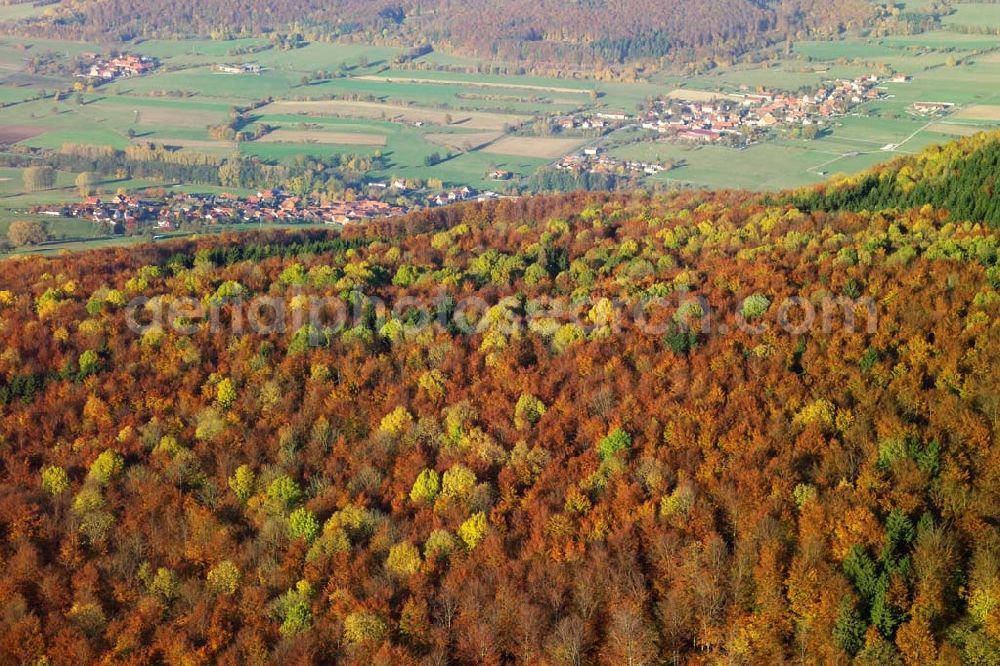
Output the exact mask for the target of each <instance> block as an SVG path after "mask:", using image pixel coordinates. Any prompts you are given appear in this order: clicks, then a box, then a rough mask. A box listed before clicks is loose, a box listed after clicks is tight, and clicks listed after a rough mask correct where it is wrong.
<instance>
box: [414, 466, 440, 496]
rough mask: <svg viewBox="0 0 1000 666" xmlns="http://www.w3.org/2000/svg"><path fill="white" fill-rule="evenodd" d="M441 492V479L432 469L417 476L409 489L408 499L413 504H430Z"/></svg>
mask: <svg viewBox="0 0 1000 666" xmlns="http://www.w3.org/2000/svg"><path fill="white" fill-rule="evenodd" d="M440 491H441V477H440V476H438V473H437V472H436V471H435V470H433V469H425V470H423V471H422V472H420V474H418V475H417V480H416V481H414V482H413V487H412V488H411V489H410V499H411V500H413V501H414V502H426V503H428V504H429V503H431V502H433V501H434V498H436V497H437V495H438V493H439V492H440Z"/></svg>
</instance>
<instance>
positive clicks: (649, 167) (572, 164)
mask: <svg viewBox="0 0 1000 666" xmlns="http://www.w3.org/2000/svg"><path fill="white" fill-rule="evenodd" d="M556 169H559V170H566V171H578V172H580V171H588V172H590V173H606V174H612V175H616V176H630V177H636V178H642V177H643V176H652V175H654V174H657V173H660V172H661V171H667V170H669V169H670V166H669V165H667V164H662V163H660V162H643V161H639V160H620V159H617V158H615V157H612V156H610V155H607V154H604V153H603V152H601V151H600V150H599V149H597V148H585V149H584V150H583V151H582V152H579V153H574V154H572V155H567V156H565V157H563V158H562V160H560V161H559V163H558V164H556Z"/></svg>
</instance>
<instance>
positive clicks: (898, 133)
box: [0, 4, 1000, 237]
mask: <svg viewBox="0 0 1000 666" xmlns="http://www.w3.org/2000/svg"><path fill="white" fill-rule="evenodd" d="M954 8H955V11H954V13H952V14H950V15H948V16H946V17H945V21H944V29H939V30H933V31H928V32H925V33H921V34H916V35H906V36H881V37H859V36H853V37H851V36H849V37H846V38H844V39H840V40H836V41H800V42H796V43H795V44H794V45H793V48H792V51H791V54H790V55H788V56H785V57H782V58H780V59H776V60H769V61H766V62H764V63H762V64H756V65H737V66H732V67H717V68H715V69H712V70H710V71H708V72H707V73H704V74H700V75H696V76H681V75H679V74H676V73H670V72H667V71H661V72H655V73H653V74H652V76H651V77H650V78H649V80H647V81H640V82H632V83H626V82H620V81H605V80H600V81H597V80H594V79H592V78H588V77H586V76H584V75H581V74H574V75H572V76H566V77H557V76H538V75H514V74H495V73H493V74H491V73H483V72H482V71H477V70H479V69H481V68H480V67H479V66H480V65H482V64H483V63H481V62H480V61H478V60H476V59H472V58H466V57H462V56H457V55H451V54H448V53H443V52H433V53H430V54H427V55H425V56H422V57H421V58H419V59H418V60H417V63H418V66H417V67H415V68H412V69H410V68H404V67H394V66H393V62H394V59H395V58H396V56H397V55H399V54H400V53H401V52H402V50H401V49H398V48H391V47H372V46H369V45H365V44H355V43H325V42H312V43H308V44H305V45H304V46H302V47H301V48H297V49H292V50H278V49H275V48H270V43H269V42H268V40H266V39H239V40H231V41H217V40H206V39H196V40H173V41H170V40H143V41H139V42H137V43H136V44H134V45H131V46H130V47H129V48H128V50H130V51H134V52H139V53H142V54H145V55H148V56H152V57H156V58H158V59H160V61H161V67H160V69H159V70H158V71H156V72H154V73H153V74H152V75H149V76H145V77H141V78H134V79H123V80H120V81H117V82H114V83H111V84H109V85H105V86H101V87H100V88H99V89H98V90H97V91H95V92H88V93H85V94H83V95H82V96H81V97H80V98H79V99H78V96H77V95H76V94H71V95H68V96H65V97H63V98H62V99H60V100H58V101H57V100H55V98H54V97H52V91H53V90H55V89H58V88H66V87H68V86H69V85H71V84H72V82H73V80H72V79H68V78H63V79H60V78H58V77H53V76H37V75H31V74H29V73H27V72H25V71H23V65H24V61H25V59H26V58H30V57H32V56H33V55H38V54H43V53H56V54H63V55H64V57H72V56H75V55H77V54H80V53H82V52H84V51H88V50H94V49H95V48H97V47H95V46H93V45H87V44H82V43H76V42H58V41H52V40H23V39H15V38H12V37H7V38H2V39H0V104H4V105H7V106H6V108H4V109H3V111H2V124H3V125H8V126H23V127H27V128H34V131H38V132H39V133H38V134H37V135H36V136H33V137H31V138H27V139H25V140H24V141H22V143H23V145H26V146H30V147H37V148H59V147H60V146H62V145H63V144H66V143H83V144H100V145H110V146H114V147H116V148H124V147H125V146H127V145H128V144H129V143H130V142H134V141H150V142H158V143H165V144H168V145H172V146H176V147H177V148H178V149H181V150H193V151H198V152H206V153H214V154H217V155H222V156H228V155H232V154H234V153H236V152H239V153H240V154H242V155H244V156H246V157H251V158H257V159H260V160H263V161H265V162H269V163H281V162H289V161H290V160H294V159H297V158H299V157H301V156H302V155H312V156H315V157H324V158H325V157H332V156H336V155H345V154H347V155H362V156H372V155H375V154H376V153H378V154H380V155H382V156H383V157H384V159H385V161H386V166H385V168H383V169H381V170H379V171H377V172H374V173H370V174H367V175H368V176H369V177H370V178H373V179H379V180H384V179H388V178H390V177H403V178H418V179H440V180H441V181H443V182H444V183H445V184H447V185H458V184H468V185H472V186H474V187H477V188H479V189H496V188H498V187H502V186H506V185H501V184H498V183H497V182H495V181H491V180H489V178H488V176H487V174H488V173H489V172H490V171H491V170H494V169H502V170H508V171H511V172H512V173H513V174H514V176H515V178H514V180H513V181H508V184H509V183H517V181H518V179H519V178H527V177H528V176H530V175H531V174H532V173H533V172H534V171H535V170H537V169H538V168H540V167H543V166H545V165H547V164H549V163H550V162H551V157H548V158H542V157H510V156H504V155H498V154H491V153H489V152H485V151H484V150H483V148H484V147H485V144H489V143H490V142H491V141H492V140H493V139H494V138H495V137H496V136H497V135H496V134H494V135H492V136H491V135H489V134H488V133H484V132H483V131H482V130H479V131H478V132H477V130H472V129H466V128H463V127H462V126H461V125H458V124H455V125H449V124H447V123H448V121H447V120H444V121H443V120H441V119H442V118H445V115H446V114H447V115H448V116H452V115H453V114H454V115H455V116H458V114H460V113H462V112H470V113H471V112H481V113H482V112H485V113H496V112H503V113H510V114H517V115H520V116H524V117H530V118H544V117H547V116H554V115H560V114H566V113H571V112H575V111H582V112H596V111H608V112H611V111H623V112H626V113H634V112H635V110H636V109H637V108H640V107H641V106H642V105H643V104H644V103H645V102H646V101H647V100H649V99H651V98H656V97H660V96H663V95H665V94H666V93H668V92H670V91H671V90H674V89H676V88H679V87H683V88H688V89H692V90H699V91H709V92H718V93H726V94H734V93H735V94H740V93H745V92H748V91H753V90H756V89H759V88H762V87H763V88H771V89H781V90H789V91H796V90H808V89H811V88H814V87H817V86H819V85H821V84H823V83H824V82H828V81H830V80H833V79H837V78H853V77H857V76H862V75H867V74H870V73H872V72H873V71H875V70H877V69H879V68H881V69H882V71H895V72H902V73H905V74H908V75H909V76H910V77H912V80H910V81H909V82H907V83H898V84H897V83H886V84H885V86H884V92H885V95H886V97H885V99H882V100H879V101H876V102H870V103H867V104H865V105H863V106H862V107H860V108H858V109H855V110H854V111H853V112H852V113H851V114H850V115H847V116H844V117H839V118H836V119H833V120H832V122H830V123H828V124H827V125H826V126H825V127H824V128H823V132H822V133H821V136H820V137H819V138H817V139H815V140H812V141H804V140H801V139H792V138H787V137H786V136H785V134H784V133H783V131H776V132H775V133H774V136H772V137H771V138H768V139H765V140H764V142H763V143H760V144H758V145H753V146H751V147H749V148H747V149H744V150H738V149H733V148H727V147H722V146H693V145H687V144H684V143H676V142H674V143H671V142H668V141H665V140H653V138H652V137H651V136H650V135H649V133H647V132H642V131H639V130H636V129H622V130H618V131H615V132H613V133H611V134H610V135H608V136H605V137H604V138H602V139H600V141H599V142H598V143H601V144H603V145H604V146H606V147H607V148H608V152H609V153H610V154H611V155H613V156H615V157H619V158H629V159H642V160H661V161H666V160H670V161H671V162H673V163H674V165H675V168H674V169H672V170H671V171H668V172H664V173H660V174H657V175H656V176H652V177H647V178H645V179H644V180H645V182H646V183H648V184H658V185H694V186H699V187H744V188H750V189H757V190H775V189H781V188H787V187H797V186H802V185H808V184H812V183H817V182H820V181H822V180H823V179H825V178H828V177H830V175H832V174H835V173H839V172H842V173H852V172H856V171H859V170H862V169H865V168H868V167H870V166H872V165H873V164H876V163H879V162H882V161H885V160H888V159H891V158H893V157H894V156H896V155H900V154H906V153H911V152H916V151H918V150H919V149H920V148H922V147H924V146H926V145H927V144H929V143H934V142H940V141H946V140H948V139H949V138H951V137H953V136H955V135H957V134H960V133H968V132H972V131H975V130H977V129H986V128H989V127H994V126H997V125H998V124H1000V121H994V120H983V119H977V118H976V117H968V118H967V117H960V118H956V117H954V116H955V115H956V114H960V113H961V111H962V109H963V108H965V107H968V106H971V105H994V104H996V105H1000V86H998V85H997V84H998V83H1000V37H996V36H992V35H978V34H977V35H973V34H962V33H960V32H956V31H951V30H948V29H947V27H948V26H949V25H953V26H962V25H986V26H992V25H997V26H1000V5H981V4H956V5H954ZM31 9H34V8H31ZM908 9H910V10H915V11H919V8H918V7H916V6H913V7H908ZM3 11H15V10H14V9H13V8H10V7H7V8H2V9H0V19H2V17H3V15H2V12H3ZM17 11H28V8H27V7H18V8H17ZM251 48H253V49H263V50H260V51H259V52H257V53H253V54H246V53H244V54H240V53H239V51H241V50H247V49H251ZM224 63H257V64H259V65H261V67H262V68H263V69H262V72H261V73H260V74H259V75H253V74H225V73H222V72H219V71H217V69H216V68H217V66H218V65H220V64H224ZM425 67H426V68H428V69H424V68H425ZM323 72H325V73H328V74H325V75H321V74H320V73H323ZM304 77H305V78H308V79H309V81H308V82H304V80H303V79H304ZM42 89H47V90H48V91H49V96H48V97H47V98H45V99H37V100H32V101H27V100H30V99H31V98H33V97H35V96H37V95H38V92H39V91H40V90H42ZM266 97H270V98H272V99H274V100H289V101H299V100H324V99H339V100H361V101H362V102H366V103H369V104H370V103H371V102H376V103H381V104H386V105H390V106H389V107H387V108H386V113H385V114H384V115H382V117H381V119H380V117H379V113H378V112H377V111H376V113H368V114H360V115H366V117H364V118H350V117H338V116H335V115H330V114H327V115H308V116H305V115H295V114H288V113H284V114H282V113H278V112H274V111H271V110H269V107H267V106H265V107H263V108H261V109H258V110H256V111H254V112H252V113H251V114H250V115H249V124H248V125H247V128H248V129H253V128H254V127H257V126H259V125H260V124H262V123H266V124H267V125H269V126H271V127H274V128H277V129H278V130H279V131H280V132H281V134H277V135H274V138H279V137H280V138H286V137H291V139H290V140H289V139H287V138H286V139H285V140H288V141H289V142H279V141H280V139H279V140H274V141H272V140H268V141H254V142H244V143H242V144H239V145H237V144H235V143H234V142H226V141H218V140H213V139H212V138H211V136H210V135H209V131H208V128H209V126H214V125H219V124H222V123H225V122H227V121H228V119H229V118H230V114H231V112H232V109H233V107H234V106H236V105H246V104H248V103H249V102H250V101H255V100H260V99H262V98H266ZM80 101H82V102H83V103H82V104H81V103H79V102H80ZM928 101H941V102H951V103H953V104H955V105H956V106H955V108H954V112H953V113H952V114H951V117H944V118H931V117H922V116H919V115H918V114H916V113H914V111H913V108H912V105H913V104H914V103H915V102H928ZM312 108H315V107H309V109H310V111H309V112H310V114H312V111H311V109H312ZM401 108H403V109H412V110H414V113H418V112H424V114H425V115H424V116H423V117H425V118H429V120H426V121H421V122H416V120H418V119H420V118H421V116H420V115H419V114H418V115H417V117H416V118H414V113H410V114H409V115H407V114H406V113H402V114H401V113H400V111H399V109H401ZM972 116H975V114H972ZM386 118H394V119H396V122H391V121H389V120H387V119H386ZM404 120H405V121H404ZM451 134H454V135H455V137H456V138H455V139H454V140H453V139H451V138H450V137H449V135H451ZM462 135H468V136H469V137H470V139H469V140H468V141H466V142H464V143H465V145H463V141H462V139H461V136H462ZM327 137H329V138H327ZM370 137H377V138H378V141H372V140H371V139H370ZM383 137H384V145H376V144H377V143H380V142H381V141H382V138H383ZM334 141H336V142H334ZM529 141H530V140H529ZM446 144H447V145H446ZM448 145H450V146H452V147H451V148H448ZM887 147H889V149H888V150H884V148H887ZM449 152H450V154H449ZM432 153H438V154H439V155H440V156H442V158H443V159H442V161H441V162H439V163H438V164H436V165H434V166H428V165H427V163H426V160H427V158H428V156H429V155H431V154H432ZM74 178H75V174H70V173H63V174H60V175H59V182H58V187H59V188H60V189H55V190H51V191H48V192H41V193H30V194H27V193H24V192H23V191H21V188H22V185H21V177H20V172H19V171H17V170H13V169H0V219H4V220H9V219H12V217H11V216H12V215H15V214H21V213H19V211H21V212H22V213H23V210H24V209H25V208H27V207H29V206H30V205H32V204H39V203H56V202H60V201H65V200H67V199H72V198H74V197H75V196H76V193H75V191H74V188H73V180H74ZM155 184H156V183H150V182H131V181H125V182H117V181H115V182H108V183H105V184H102V187H103V188H105V190H106V191H114V190H115V189H117V188H118V187H125V188H126V189H128V188H141V187H147V186H149V185H155ZM167 185H171V184H169V183H168V184H167ZM195 189H198V190H208V189H210V188H203V187H197V188H195ZM220 189H221V188H220ZM74 222H75V221H74ZM53 224H54V222H53ZM50 226H51V225H50ZM74 229H75V227H74V226H72V225H70V226H68V227H67V231H65V232H63V231H57V232H56V231H54V232H53V233H54V234H55V235H57V236H59V237H75V234H76V232H75V231H73V230H74ZM77 231H79V230H77ZM76 235H78V234H76Z"/></svg>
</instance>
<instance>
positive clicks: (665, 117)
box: [640, 75, 908, 145]
mask: <svg viewBox="0 0 1000 666" xmlns="http://www.w3.org/2000/svg"><path fill="white" fill-rule="evenodd" d="M892 80H893V81H897V82H903V81H906V80H908V77H906V76H902V75H898V76H895V77H893V78H892ZM881 83H883V81H882V79H880V78H879V77H878V76H875V75H870V76H861V77H858V78H856V79H852V80H847V79H839V80H837V81H831V82H829V83H827V84H826V85H824V86H822V87H820V88H819V89H817V90H816V91H815V92H812V93H805V94H802V95H797V94H792V93H783V92H777V91H770V90H762V91H759V92H754V93H745V94H743V95H729V96H724V97H720V98H718V99H709V100H707V101H689V100H685V99H684V98H683V91H679V92H677V94H676V95H672V96H671V97H669V98H667V99H661V100H657V101H656V102H654V104H653V108H652V109H649V110H648V111H646V113H645V114H643V115H642V117H641V118H640V120H641V126H642V128H643V129H646V130H652V131H655V132H657V133H659V134H665V135H668V136H672V137H675V138H677V139H680V140H682V141H695V142H709V143H715V142H725V141H726V140H727V139H728V140H729V142H730V143H733V144H735V145H741V144H744V143H747V142H749V141H751V140H752V139H753V137H755V136H757V135H758V134H759V133H760V132H762V131H765V130H767V129H768V128H771V127H775V126H777V125H786V126H802V127H809V126H818V125H821V124H823V123H824V122H825V121H826V120H828V119H830V118H834V117H836V116H842V115H844V114H846V113H848V112H849V111H850V110H851V109H853V108H855V107H857V106H858V105H860V104H863V103H865V102H868V101H871V100H874V99H879V98H880V97H883V96H884V92H883V90H882V89H881V88H880V84H881Z"/></svg>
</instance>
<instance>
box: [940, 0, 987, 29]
mask: <svg viewBox="0 0 1000 666" xmlns="http://www.w3.org/2000/svg"><path fill="white" fill-rule="evenodd" d="M952 6H953V7H954V8H955V12H954V13H953V14H949V15H948V16H945V17H944V18H943V19H942V21H943V22H944V23H945V24H947V25H962V26H983V27H988V28H997V27H1000V5H991V4H980V3H968V4H957V3H956V4H954V5H952Z"/></svg>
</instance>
